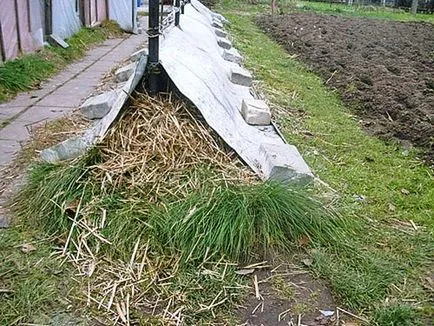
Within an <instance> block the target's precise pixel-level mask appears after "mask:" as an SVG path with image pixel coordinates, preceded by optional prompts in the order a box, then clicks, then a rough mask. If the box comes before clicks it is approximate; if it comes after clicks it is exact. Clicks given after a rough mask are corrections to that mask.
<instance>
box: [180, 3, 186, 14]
mask: <svg viewBox="0 0 434 326" xmlns="http://www.w3.org/2000/svg"><path fill="white" fill-rule="evenodd" d="M184 6H185V1H184V0H182V1H181V14H184Z"/></svg>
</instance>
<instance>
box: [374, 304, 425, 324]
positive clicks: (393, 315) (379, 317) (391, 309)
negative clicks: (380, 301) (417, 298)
mask: <svg viewBox="0 0 434 326" xmlns="http://www.w3.org/2000/svg"><path fill="white" fill-rule="evenodd" d="M373 321H374V323H375V325H377V326H422V325H423V323H422V321H421V319H420V318H419V316H418V315H417V314H416V313H415V311H414V309H412V308H411V307H409V306H405V305H392V306H386V307H381V308H378V309H377V310H375V313H374V320H373Z"/></svg>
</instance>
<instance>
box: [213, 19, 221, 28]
mask: <svg viewBox="0 0 434 326" xmlns="http://www.w3.org/2000/svg"><path fill="white" fill-rule="evenodd" d="M211 26H212V27H216V28H220V29H222V28H223V24H222V22H221V21H220V20H218V19H213V20H212V24H211Z"/></svg>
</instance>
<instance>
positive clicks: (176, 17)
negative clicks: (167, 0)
mask: <svg viewBox="0 0 434 326" xmlns="http://www.w3.org/2000/svg"><path fill="white" fill-rule="evenodd" d="M180 7H181V1H180V0H175V10H176V12H175V26H178V25H179V16H180V14H181V13H180Z"/></svg>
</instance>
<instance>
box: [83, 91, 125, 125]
mask: <svg viewBox="0 0 434 326" xmlns="http://www.w3.org/2000/svg"><path fill="white" fill-rule="evenodd" d="M116 95H117V94H116V92H106V93H103V94H100V95H97V96H93V97H91V98H89V99H87V100H86V102H84V103H83V104H82V105H81V106H80V111H81V113H82V114H83V115H84V116H85V117H86V118H87V119H101V118H102V117H104V116H105V115H106V114H107V113H108V112H109V111H110V109H111V107H112V106H113V103H114V102H115V100H116Z"/></svg>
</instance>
